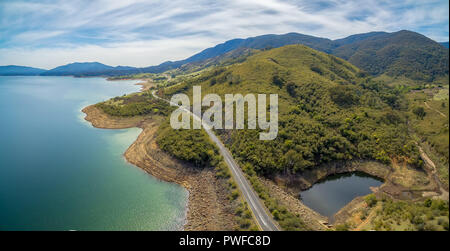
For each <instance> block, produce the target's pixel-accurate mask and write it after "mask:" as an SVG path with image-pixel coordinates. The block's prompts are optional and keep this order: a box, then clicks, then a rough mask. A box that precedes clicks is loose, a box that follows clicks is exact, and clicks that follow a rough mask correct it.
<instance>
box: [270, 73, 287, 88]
mask: <svg viewBox="0 0 450 251" xmlns="http://www.w3.org/2000/svg"><path fill="white" fill-rule="evenodd" d="M272 83H273V84H274V85H276V86H278V87H280V88H281V87H283V85H284V79H282V78H281V77H280V76H278V75H274V76H273V77H272Z"/></svg>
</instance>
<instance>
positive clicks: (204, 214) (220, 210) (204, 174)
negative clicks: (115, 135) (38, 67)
mask: <svg viewBox="0 0 450 251" xmlns="http://www.w3.org/2000/svg"><path fill="white" fill-rule="evenodd" d="M83 112H84V113H86V115H87V116H86V118H85V119H86V120H87V121H89V122H91V123H92V125H93V126H94V127H97V128H105V129H123V128H131V127H139V128H141V129H142V133H141V134H140V135H139V136H138V138H137V139H136V141H135V142H134V143H133V144H132V145H131V146H130V147H129V148H128V149H127V151H126V152H125V154H124V156H125V158H126V159H127V161H129V162H130V163H132V164H134V165H136V166H138V167H140V168H142V169H143V170H145V171H146V172H147V173H149V174H150V175H152V176H154V177H156V178H158V179H161V180H164V181H167V182H174V183H177V184H180V185H182V186H183V187H185V188H186V189H187V190H188V191H189V204H188V210H187V216H186V220H187V223H186V224H185V226H184V230H194V231H200V230H235V229H236V228H237V225H236V221H235V216H234V214H233V212H234V208H233V206H231V205H232V203H230V201H229V200H228V197H227V194H228V192H227V188H226V184H225V181H223V180H219V179H216V177H215V174H214V171H213V170H211V169H198V168H194V167H192V166H190V165H189V164H187V163H184V162H181V161H179V160H177V159H175V158H172V157H171V156H169V155H168V154H166V153H165V152H163V151H162V150H160V149H159V148H158V146H157V144H156V131H157V129H158V126H159V124H160V122H161V119H162V118H161V117H132V118H119V117H112V116H109V115H107V114H105V113H104V112H103V111H101V110H100V109H99V108H97V107H95V106H93V105H92V106H88V107H86V108H84V109H83Z"/></svg>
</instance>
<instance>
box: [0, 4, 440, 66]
mask: <svg viewBox="0 0 450 251" xmlns="http://www.w3.org/2000/svg"><path fill="white" fill-rule="evenodd" d="M448 15H449V12H448V1H445V0H421V1H413V0H406V1H396V0H385V1H376V0H367V1H364V2H363V3H361V1H357V0H324V1H319V2H317V1H310V0H230V1H220V2H218V1H212V0H197V1H182V0H172V1H163V0H153V1H145V0H130V1H122V0H115V1H112V0H108V1H107V0H97V1H91V0H83V1H56V0H55V1H51V0H46V1H41V2H40V3H30V2H25V1H11V2H0V65H2V64H12V63H15V64H28V65H34V66H40V67H46V68H49V67H52V66H56V65H60V64H65V63H68V62H72V61H100V62H103V63H107V64H112V65H117V64H122V65H125V64H126V65H131V66H148V65H153V64H158V63H161V62H163V61H166V60H176V59H182V58H185V57H188V56H190V55H192V54H193V53H195V52H198V51H199V50H201V49H204V48H205V47H208V46H211V45H214V44H217V43H220V42H224V41H226V40H229V39H233V38H237V37H241V38H245V37H250V36H256V35H262V34H268V33H275V34H281V33H287V32H299V33H304V34H309V35H314V36H321V37H327V38H331V39H336V38H342V37H345V36H348V35H352V34H355V33H363V32H370V31H382V30H383V31H397V30H401V29H410V30H414V31H418V32H421V33H423V34H424V35H427V36H429V37H431V38H433V39H435V40H437V41H444V40H448V33H449V32H448V29H449V26H448ZM46 44H48V45H47V46H46ZM42 56H45V57H42ZM42 58H45V59H46V61H45V62H42V60H41V59H42Z"/></svg>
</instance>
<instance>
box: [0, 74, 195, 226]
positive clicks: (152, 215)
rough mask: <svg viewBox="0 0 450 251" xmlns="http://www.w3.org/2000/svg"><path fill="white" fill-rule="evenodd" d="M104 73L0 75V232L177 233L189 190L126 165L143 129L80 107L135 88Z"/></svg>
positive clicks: (181, 223) (183, 214) (127, 82)
mask: <svg viewBox="0 0 450 251" xmlns="http://www.w3.org/2000/svg"><path fill="white" fill-rule="evenodd" d="M134 83H136V82H131V81H115V82H111V81H106V80H105V79H102V78H71V77H0V116H1V122H0V230H176V229H181V228H182V225H183V223H184V218H185V211H186V203H187V198H188V193H187V191H186V190H185V189H183V188H182V187H180V186H178V185H175V184H170V183H166V182H162V181H158V180H156V179H155V178H153V177H151V176H149V175H147V174H146V173H144V172H143V171H142V170H140V169H139V168H137V167H135V166H133V165H131V164H128V163H126V161H125V159H124V158H123V156H122V154H123V153H124V152H125V150H126V149H127V148H128V146H129V145H130V144H131V143H132V142H133V141H134V140H135V139H136V137H137V136H138V135H139V133H140V131H141V130H140V129H137V128H132V129H125V130H103V129H96V128H93V127H92V126H91V125H90V124H89V123H87V122H85V121H84V120H83V118H84V114H83V113H82V112H81V111H80V110H81V109H82V108H83V107H85V106H87V105H89V104H93V103H96V102H99V101H102V100H106V99H108V98H110V97H114V96H118V95H123V94H125V93H131V92H135V91H138V89H139V87H138V86H135V85H134Z"/></svg>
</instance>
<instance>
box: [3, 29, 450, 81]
mask: <svg viewBox="0 0 450 251" xmlns="http://www.w3.org/2000/svg"><path fill="white" fill-rule="evenodd" d="M292 44H302V45H305V46H308V47H310V48H313V49H316V50H319V51H322V52H325V53H328V54H332V55H335V56H338V57H341V58H343V59H345V60H348V61H349V62H350V63H352V64H354V65H356V66H357V67H359V68H361V69H363V70H365V71H367V72H369V73H370V74H372V75H381V74H387V75H390V76H406V77H408V78H411V79H416V80H425V81H432V80H433V79H435V78H436V77H440V76H445V75H448V42H445V43H437V42H435V41H433V40H431V39H429V38H427V37H425V36H423V35H421V34H418V33H415V32H412V31H406V30H403V31H398V32H393V33H387V32H369V33H363V34H356V35H351V36H348V37H346V38H342V39H337V40H330V39H327V38H320V37H314V36H309V35H304V34H299V33H287V34H283V35H274V34H269V35H262V36H257V37H250V38H246V39H240V38H239V39H232V40H229V41H226V42H225V43H222V44H218V45H216V46H214V47H211V48H207V49H205V50H203V51H201V52H199V53H197V54H195V55H193V56H191V57H189V58H186V59H184V60H180V61H167V62H164V63H162V64H160V65H157V66H149V67H144V68H136V67H129V66H117V67H112V66H108V65H104V64H101V63H98V62H89V63H72V64H68V65H63V66H59V67H56V68H54V69H51V70H49V71H45V70H42V69H36V70H34V71H33V70H31V69H30V70H29V71H28V72H27V71H25V70H24V71H23V72H24V73H23V74H20V71H15V75H43V76H119V75H131V74H137V73H161V72H164V71H167V70H171V69H177V68H180V67H182V66H184V65H187V64H189V65H191V66H192V64H193V63H194V64H199V65H208V64H207V63H204V62H208V61H211V60H212V59H214V60H216V61H217V58H218V57H221V56H225V57H226V56H227V55H228V53H231V52H232V51H235V50H236V52H237V53H239V52H245V53H247V52H248V51H247V50H244V49H257V50H261V49H270V48H278V47H282V46H286V45H292ZM445 47H447V48H445ZM237 53H235V52H233V53H232V54H233V55H234V56H233V57H237V56H238V55H236V54H237ZM215 58H216V59H215ZM0 75H3V74H2V73H1V72H0Z"/></svg>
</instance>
